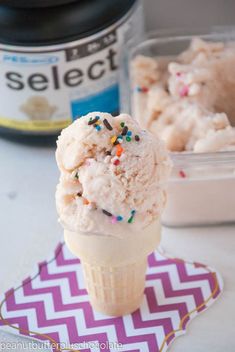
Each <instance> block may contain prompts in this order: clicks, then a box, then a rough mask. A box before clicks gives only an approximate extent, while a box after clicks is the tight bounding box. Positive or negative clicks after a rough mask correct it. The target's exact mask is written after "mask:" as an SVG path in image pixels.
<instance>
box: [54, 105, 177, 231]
mask: <svg viewBox="0 0 235 352" xmlns="http://www.w3.org/2000/svg"><path fill="white" fill-rule="evenodd" d="M56 160H57V164H58V167H59V169H60V171H61V177H60V182H59V184H58V187H57V192H56V204H57V209H58V213H59V216H60V221H61V222H62V224H63V226H64V227H65V228H66V229H68V230H71V231H75V232H77V231H78V232H84V233H97V234H103V235H113V236H122V235H124V233H125V232H126V231H133V232H135V231H136V230H138V231H139V230H141V229H143V228H145V227H146V226H148V225H149V224H151V223H152V222H153V221H154V220H155V219H156V218H158V217H159V216H160V214H161V212H162V210H163V208H164V205H165V201H166V194H165V187H166V181H167V179H168V177H169V173H170V169H171V163H170V161H169V158H168V154H167V152H166V149H165V147H164V145H163V144H162V142H161V141H160V140H159V139H158V138H156V137H155V136H153V135H152V134H150V133H148V132H146V131H142V130H141V129H140V127H139V126H138V124H137V123H136V122H135V121H134V120H133V119H132V118H131V117H130V116H129V115H126V114H121V115H119V116H118V117H115V118H114V117H112V116H111V115H110V114H106V113H99V112H95V113H90V114H88V115H86V116H84V117H83V118H81V119H78V120H76V121H75V122H74V123H73V124H72V125H70V126H69V127H67V128H66V129H64V130H63V131H62V133H61V135H60V137H59V138H58V142H57V151H56Z"/></svg>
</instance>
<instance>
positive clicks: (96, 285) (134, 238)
mask: <svg viewBox="0 0 235 352" xmlns="http://www.w3.org/2000/svg"><path fill="white" fill-rule="evenodd" d="M160 237H161V235H160V223H159V221H156V222H155V223H154V224H152V225H150V226H149V227H148V228H146V229H145V230H143V231H140V232H136V233H134V234H133V233H126V234H123V236H122V238H117V237H111V236H103V235H87V234H82V233H75V232H71V231H66V230H65V241H66V244H67V246H68V247H69V249H70V250H71V251H72V252H73V253H74V254H75V255H76V256H78V257H79V258H80V260H81V264H82V267H83V272H84V277H85V283H86V288H87V290H88V293H89V297H90V302H91V305H92V306H93V308H94V309H95V310H96V311H98V312H101V313H103V314H106V315H110V316H122V315H125V314H128V313H132V312H134V311H135V310H136V309H138V308H139V306H140V305H141V302H142V299H143V293H144V287H145V273H146V268H147V256H148V255H149V254H150V253H152V252H153V251H154V250H155V248H156V247H157V245H158V244H159V242H160Z"/></svg>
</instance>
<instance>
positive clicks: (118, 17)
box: [0, 0, 143, 135]
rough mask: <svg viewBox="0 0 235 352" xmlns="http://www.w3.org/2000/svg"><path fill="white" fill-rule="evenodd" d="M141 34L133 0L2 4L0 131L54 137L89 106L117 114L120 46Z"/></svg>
mask: <svg viewBox="0 0 235 352" xmlns="http://www.w3.org/2000/svg"><path fill="white" fill-rule="evenodd" d="M142 31H143V26H142V6H141V3H140V1H138V0H30V1H28V0H8V1H7V0H5V1H4V0H3V1H1V5H0V128H1V131H5V132H8V133H14V134H19V133H24V134H34V135H45V134H57V133H58V132H59V131H60V130H61V129H62V128H64V127H65V126H66V125H68V124H69V123H70V122H71V120H73V119H75V118H77V117H79V116H82V115H86V114H87V113H88V112H90V111H94V110H96V111H106V112H110V113H112V114H117V113H118V112H119V89H118V65H119V58H120V51H121V48H122V47H123V45H124V44H125V42H126V41H128V40H130V39H133V40H134V39H135V38H139V37H140V36H141V34H142Z"/></svg>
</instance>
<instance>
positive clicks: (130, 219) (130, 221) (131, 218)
mask: <svg viewBox="0 0 235 352" xmlns="http://www.w3.org/2000/svg"><path fill="white" fill-rule="evenodd" d="M135 213H136V210H132V211H131V216H130V217H129V219H128V221H127V222H128V224H131V223H132V222H133V220H134V216H135Z"/></svg>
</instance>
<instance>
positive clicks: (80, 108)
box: [71, 84, 119, 120]
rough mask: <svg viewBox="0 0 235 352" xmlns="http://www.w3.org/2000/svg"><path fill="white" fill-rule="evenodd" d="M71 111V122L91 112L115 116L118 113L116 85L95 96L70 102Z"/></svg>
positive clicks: (117, 90)
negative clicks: (107, 113)
mask: <svg viewBox="0 0 235 352" xmlns="http://www.w3.org/2000/svg"><path fill="white" fill-rule="evenodd" d="M71 109H72V118H73V120H75V119H76V118H79V117H81V116H83V115H86V114H88V113H89V112H92V111H102V112H109V113H111V114H113V115H117V114H118V112H119V89H118V84H115V85H113V86H111V87H109V88H107V89H105V90H103V91H102V92H99V93H97V94H95V95H90V96H88V97H85V98H82V99H79V100H74V101H72V102H71Z"/></svg>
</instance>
